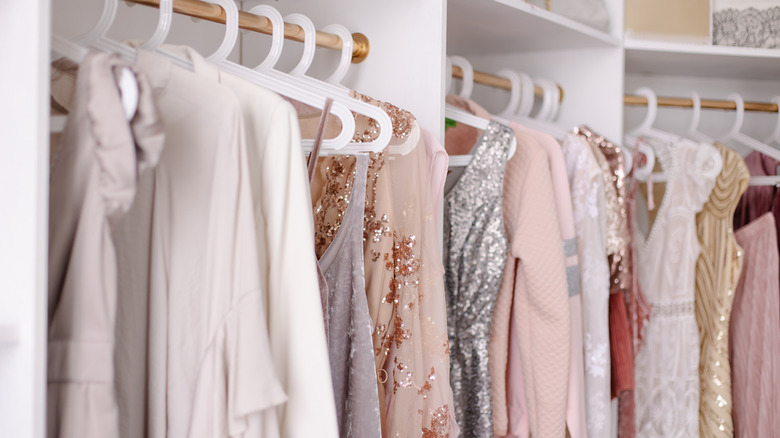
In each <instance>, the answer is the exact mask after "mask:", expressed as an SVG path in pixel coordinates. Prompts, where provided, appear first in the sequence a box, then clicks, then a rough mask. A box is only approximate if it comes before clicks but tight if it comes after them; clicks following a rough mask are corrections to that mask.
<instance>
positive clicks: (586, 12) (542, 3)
mask: <svg viewBox="0 0 780 438" xmlns="http://www.w3.org/2000/svg"><path fill="white" fill-rule="evenodd" d="M526 2H527V3H530V4H532V5H536V6H538V7H540V8H544V9H547V10H548V11H550V12H554V13H556V14H559V15H563V16H564V17H567V18H571V19H572V20H574V21H577V22H580V23H582V24H585V25H587V26H590V27H592V28H594V29H598V30H600V31H603V32H609V14H608V13H607V7H606V5H605V4H604V0H526Z"/></svg>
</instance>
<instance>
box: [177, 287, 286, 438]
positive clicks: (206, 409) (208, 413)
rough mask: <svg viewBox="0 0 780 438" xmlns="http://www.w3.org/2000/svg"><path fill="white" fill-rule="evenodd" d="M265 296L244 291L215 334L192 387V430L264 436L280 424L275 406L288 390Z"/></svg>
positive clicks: (204, 433)
mask: <svg viewBox="0 0 780 438" xmlns="http://www.w3.org/2000/svg"><path fill="white" fill-rule="evenodd" d="M262 296H263V294H262V293H261V292H260V291H254V292H250V293H247V294H245V295H244V296H243V297H242V298H241V299H239V300H238V301H237V302H236V304H235V306H234V308H233V310H231V312H230V313H228V314H227V315H226V316H225V318H224V320H223V323H222V326H221V327H220V328H219V329H218V330H217V331H216V333H215V334H214V336H213V338H212V342H211V344H210V346H209V348H208V349H207V350H206V352H205V353H204V356H203V360H202V361H201V366H200V370H199V375H198V380H197V382H196V384H195V387H194V391H193V394H194V397H193V399H194V402H193V409H192V414H191V416H190V418H191V422H190V425H189V434H188V436H191V437H197V436H204V437H209V436H221V435H222V434H223V433H225V432H227V434H228V435H227V436H230V437H253V436H266V435H263V434H262V433H260V432H261V431H264V430H265V431H268V430H278V429H279V424H278V418H277V417H276V414H275V412H276V411H275V409H274V410H272V408H274V407H276V406H277V405H280V404H282V403H284V402H286V401H287V395H286V394H285V392H284V390H283V389H282V385H281V383H280V382H279V380H278V379H277V377H276V372H275V369H274V365H273V362H272V360H271V351H270V344H269V337H268V330H267V326H266V323H265V313H264V305H263V303H262V299H263V297H262ZM269 410H270V411H269Z"/></svg>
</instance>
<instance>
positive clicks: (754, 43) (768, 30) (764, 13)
mask: <svg viewBox="0 0 780 438" xmlns="http://www.w3.org/2000/svg"><path fill="white" fill-rule="evenodd" d="M713 6H714V8H713V14H712V43H713V44H716V45H719V46H738V47H758V48H765V49H776V48H780V0H714V4H713Z"/></svg>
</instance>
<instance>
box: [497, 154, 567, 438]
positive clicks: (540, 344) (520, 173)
mask: <svg viewBox="0 0 780 438" xmlns="http://www.w3.org/2000/svg"><path fill="white" fill-rule="evenodd" d="M554 196H555V195H554V190H553V185H552V178H551V176H550V166H549V162H548V159H547V154H546V153H545V151H544V148H543V147H541V146H540V145H538V144H534V143H526V144H525V145H523V147H518V150H517V152H516V153H515V155H514V156H513V157H512V159H511V160H510V162H509V165H508V166H507V173H506V181H505V184H504V217H505V218H506V219H505V220H507V221H508V222H507V227H506V228H507V230H509V232H510V234H509V238H510V253H509V258H508V260H507V262H506V266H505V269H504V279H503V281H502V284H501V290H500V292H499V294H503V293H506V292H505V290H509V294H510V295H512V296H513V300H512V316H511V321H510V324H511V325H510V327H511V330H512V335H511V336H509V340H510V342H512V341H514V342H516V343H517V346H512V345H510V348H509V353H510V356H509V360H508V365H507V366H508V370H509V371H508V375H509V377H508V384H509V386H508V388H507V400H508V412H509V433H510V434H512V435H515V436H524V435H525V434H526V432H525V430H523V428H522V427H523V426H524V422H523V419H522V410H523V406H522V405H519V406H518V405H517V404H516V403H517V401H518V399H521V396H520V395H519V394H517V393H516V392H519V390H520V389H521V388H518V387H517V386H516V385H514V384H513V382H516V381H517V380H518V375H521V374H522V376H523V382H524V385H523V388H522V390H524V391H525V400H526V401H527V406H526V409H527V415H528V420H529V421H528V424H529V426H530V433H531V436H545V437H548V436H549V437H563V436H565V434H566V406H567V383H568V379H569V376H570V374H569V365H570V360H569V355H570V351H571V350H570V345H569V343H570V340H571V332H570V328H569V324H570V319H569V306H568V305H567V303H568V299H569V295H568V293H567V289H568V287H567V281H566V280H567V279H566V268H565V261H564V253H563V245H561V237H560V226H559V224H558V212H557V209H556V204H555V197H554ZM496 315H497V313H494V317H495V316H496ZM514 351H518V352H519V353H520V355H519V357H517V356H516V355H512V353H513V352H514ZM518 359H519V360H518ZM518 364H521V365H522V366H521V367H518Z"/></svg>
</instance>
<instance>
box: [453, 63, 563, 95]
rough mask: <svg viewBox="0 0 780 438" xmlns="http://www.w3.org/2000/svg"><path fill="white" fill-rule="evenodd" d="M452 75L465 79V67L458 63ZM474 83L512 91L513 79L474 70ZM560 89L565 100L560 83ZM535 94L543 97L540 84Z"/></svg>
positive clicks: (535, 87) (535, 89) (535, 86)
mask: <svg viewBox="0 0 780 438" xmlns="http://www.w3.org/2000/svg"><path fill="white" fill-rule="evenodd" d="M452 77H453V78H455V79H463V69H461V68H460V67H458V66H457V65H453V66H452ZM474 83H477V84H482V85H487V86H490V87H493V88H501V89H504V90H507V91H512V81H510V80H509V79H507V78H502V77H501V76H496V75H492V74H490V73H484V72H481V71H477V70H474ZM558 90H560V92H561V102H563V88H562V87H561V86H560V85H558ZM534 95H536V96H539V97H542V96H544V89H542V87H540V86H538V85H534Z"/></svg>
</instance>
